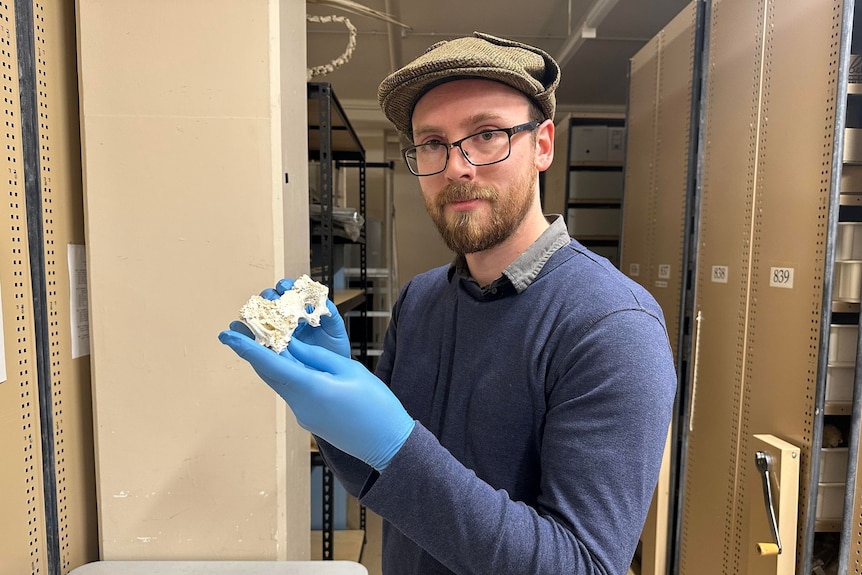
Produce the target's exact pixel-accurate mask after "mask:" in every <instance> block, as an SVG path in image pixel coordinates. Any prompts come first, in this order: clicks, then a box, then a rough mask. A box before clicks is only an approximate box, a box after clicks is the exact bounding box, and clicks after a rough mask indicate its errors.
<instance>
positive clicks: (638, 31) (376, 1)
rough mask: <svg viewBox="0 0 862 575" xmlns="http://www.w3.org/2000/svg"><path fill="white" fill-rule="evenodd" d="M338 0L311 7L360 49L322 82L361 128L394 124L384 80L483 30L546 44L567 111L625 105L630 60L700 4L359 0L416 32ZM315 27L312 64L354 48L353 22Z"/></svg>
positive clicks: (670, 0) (673, 0)
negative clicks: (442, 44)
mask: <svg viewBox="0 0 862 575" xmlns="http://www.w3.org/2000/svg"><path fill="white" fill-rule="evenodd" d="M338 1H339V0H307V4H306V6H307V13H308V15H310V16H312V15H313V16H333V15H334V16H340V17H344V18H347V19H348V20H349V21H350V22H351V24H352V25H353V26H355V28H356V30H357V34H356V46H355V49H354V51H353V53H352V55H351V57H350V59H349V60H348V61H347V62H346V63H345V64H343V65H342V66H341V67H339V68H337V69H335V70H334V71H333V72H331V73H329V74H326V75H323V76H317V77H315V78H313V79H312V81H315V82H329V83H331V84H332V88H333V91H334V92H335V94H336V96H337V98H338V99H339V101H340V102H341V104H342V105H343V107H344V108H345V109H346V110H347V114H348V116H349V117H350V118H351V122H352V123H353V124H357V123H360V124H361V123H365V122H371V123H376V122H385V120H384V119H383V115H382V114H381V113H380V112H379V108H378V107H377V86H378V84H379V83H380V81H381V80H382V79H383V78H384V77H385V76H386V75H388V74H389V73H390V72H391V71H393V70H394V69H397V68H398V67H401V66H403V65H404V64H406V63H407V62H409V61H410V60H412V59H413V58H415V57H417V56H419V55H420V54H422V53H423V52H424V51H425V49H426V48H427V47H428V46H430V45H431V44H433V43H434V42H437V41H440V40H446V39H450V38H455V37H459V36H466V35H469V34H471V33H472V32H473V31H474V30H478V31H480V32H487V33H489V34H494V35H497V36H503V37H506V38H509V39H512V40H517V41H520V42H524V43H527V44H532V45H535V46H538V47H539V48H542V49H543V50H545V51H546V52H548V53H549V54H551V56H553V57H554V58H556V59H557V60H558V61H560V62H561V64H563V65H562V78H561V81H560V86H559V88H558V89H557V108H558V110H560V111H593V110H595V111H622V110H624V109H625V104H626V93H627V85H628V79H627V75H628V74H627V72H628V61H629V58H631V57H632V56H633V55H634V54H635V53H637V51H638V50H640V49H641V47H643V46H644V44H646V43H647V42H648V41H649V40H650V39H651V38H652V37H653V36H655V35H656V33H657V32H658V31H659V30H661V29H662V28H663V27H664V26H665V25H666V24H667V23H668V22H670V20H671V19H673V17H674V16H676V15H677V14H678V13H679V12H680V11H681V10H682V9H683V8H684V7H685V6H686V5H688V4H689V3H690V2H691V1H692V0H532V1H529V0H358V1H359V3H361V4H362V5H364V6H367V7H368V8H372V9H374V10H377V11H380V12H384V13H387V14H389V15H391V16H393V17H394V18H395V19H396V20H398V21H399V22H402V23H404V24H406V25H408V26H410V29H405V28H401V27H398V26H396V25H390V24H387V23H385V22H383V21H381V20H378V19H375V18H372V17H368V16H362V15H358V14H355V13H351V12H348V11H345V10H344V9H341V8H339V7H336V6H334V5H330V4H329V2H333V3H336V2H338ZM585 26H586V28H585ZM590 28H592V29H593V30H594V34H595V37H594V38H589V37H588V36H590V30H589V29H590ZM307 31H308V35H307V47H308V54H307V65H308V67H313V66H321V65H326V64H328V63H329V62H331V61H332V60H334V59H336V58H339V57H340V56H341V55H342V54H343V53H344V51H345V48H346V47H347V43H348V32H347V29H346V28H345V26H344V24H340V23H337V22H332V23H313V22H308V23H307ZM582 31H583V33H581V32H582ZM582 36H583V39H580V38H581V37H582ZM567 45H569V46H570V47H571V46H573V45H574V46H577V48H576V49H575V50H571V49H567ZM566 60H568V61H567V62H565V61H566Z"/></svg>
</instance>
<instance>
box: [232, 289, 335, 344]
mask: <svg viewBox="0 0 862 575" xmlns="http://www.w3.org/2000/svg"><path fill="white" fill-rule="evenodd" d="M292 287H293V280H292V279H288V278H285V279H282V280H279V282H278V283H277V284H275V289H272V288H268V289H265V290H263V291H262V292H260V297H262V298H264V299H268V300H270V301H275V300H277V299H278V298H280V297H281V296H282V295H284V293H285V292H287V291H290V288H292ZM326 309H328V310H329V314H330V315H321V316H320V325H319V326H318V327H313V326H311V325H309V324H308V323H306V322H305V321H300V322H299V325H298V326H297V328H296V329H295V330H294V332H293V335H292V336H291V341H292V340H294V339H299V340H301V341H304V342H305V343H309V344H311V345H319V346H321V347H325V348H326V349H328V350H330V351H333V352H335V353H337V354H339V355H341V356H343V357H346V358H348V359H350V339H349V338H348V337H347V329H346V328H345V327H344V320H343V319H342V318H341V314H339V313H338V308H337V307H335V304H334V303H332V301H330V300H328V299H327V300H326ZM230 329H232V330H233V331H238V332H240V333H243V334H246V335H248V336H249V337H251V338H252V339H254V336H253V335H252V334H251V332H250V331H249V329H248V328H247V327H246V326H245V325H243V323H242V322H241V321H234V322H231V324H230Z"/></svg>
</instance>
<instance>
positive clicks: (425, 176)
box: [220, 33, 676, 575]
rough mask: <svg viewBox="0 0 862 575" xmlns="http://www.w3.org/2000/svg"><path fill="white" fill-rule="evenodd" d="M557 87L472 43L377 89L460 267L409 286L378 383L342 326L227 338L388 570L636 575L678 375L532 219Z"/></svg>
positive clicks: (601, 276)
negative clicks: (347, 503) (286, 415)
mask: <svg viewBox="0 0 862 575" xmlns="http://www.w3.org/2000/svg"><path fill="white" fill-rule="evenodd" d="M558 79H559V68H558V67H557V64H556V63H555V62H554V61H553V59H552V58H551V57H550V56H548V55H547V54H546V53H544V52H543V51H541V50H538V49H536V48H533V47H531V46H527V45H523V44H519V43H516V42H510V41H507V40H504V39H500V38H495V37H493V36H488V35H484V34H479V33H476V34H474V36H472V37H468V38H461V39H457V40H452V41H450V42H441V43H439V44H437V45H435V46H432V47H431V48H430V49H429V50H428V51H427V52H426V53H425V54H424V55H422V56H420V57H419V58H417V59H416V60H415V61H414V62H412V63H411V64H408V65H407V66H406V67H404V68H403V69H401V70H399V71H397V72H395V73H394V74H392V75H391V76H389V77H388V78H387V79H385V80H384V81H383V83H382V84H381V86H380V90H379V98H380V102H381V105H382V107H383V110H384V112H385V113H386V115H387V117H388V118H389V119H390V120H391V121H392V122H393V123H394V124H395V126H396V127H397V128H398V129H399V131H401V132H402V133H403V134H405V135H406V136H409V137H410V139H411V140H412V144H413V145H411V146H410V147H408V148H407V149H406V151H405V159H406V161H407V165H408V167H409V168H410V170H411V171H412V172H413V173H414V174H415V175H417V176H418V177H419V182H420V185H421V188H422V197H423V199H424V201H425V205H426V207H427V210H428V212H429V214H430V215H431V218H432V219H433V221H434V223H435V224H436V225H437V227H438V229H439V230H440V233H441V235H442V236H443V238H444V239H445V241H446V242H447V244H448V245H449V247H450V248H451V249H452V250H453V251H454V252H455V254H456V257H455V262H454V263H453V264H452V265H451V266H446V267H442V268H439V269H435V270H431V271H430V272H427V273H425V274H421V275H419V276H417V277H416V278H414V279H413V280H411V281H410V282H408V283H407V285H406V286H404V288H403V290H402V292H401V294H400V296H399V298H398V301H397V303H396V304H395V307H394V310H393V314H392V320H391V322H390V327H389V329H388V331H387V335H386V341H385V349H384V353H383V355H382V356H381V358H380V361H379V367H378V370H377V376H376V377H375V376H374V375H372V374H371V373H369V372H368V371H367V370H366V369H365V368H364V367H363V366H362V365H360V364H359V363H357V362H354V361H352V360H350V359H348V356H349V344H348V343H347V337H346V335H345V333H344V326H343V323H342V321H341V319H340V318H339V317H338V316H337V312H336V313H335V314H334V315H333V317H331V318H328V319H327V321H326V322H325V323H324V325H323V326H322V328H310V327H309V326H302V328H301V329H300V330H298V331H297V333H296V334H295V336H294V340H292V341H291V343H290V345H289V347H288V349H287V350H286V351H285V352H283V353H282V354H281V355H277V354H275V353H274V352H272V351H271V350H269V349H266V348H263V347H262V346H260V345H257V344H255V343H254V342H253V341H252V340H251V339H249V338H248V337H247V336H246V335H244V334H242V333H237V332H238V331H239V329H238V326H236V325H232V328H234V329H232V330H229V331H226V332H222V334H221V335H220V339H221V340H222V341H223V342H224V343H227V344H228V345H230V346H231V347H232V348H233V349H234V350H235V351H236V352H237V353H238V354H240V355H241V356H242V357H244V358H245V359H247V360H248V361H249V362H250V363H251V364H252V366H253V367H254V369H255V370H256V371H257V373H258V374H259V375H260V376H261V377H262V378H263V379H264V380H265V381H266V382H267V383H268V384H269V385H270V386H271V387H272V388H273V389H275V390H276V391H277V392H278V393H279V394H280V395H281V396H282V397H283V398H284V399H285V400H286V401H287V402H288V404H290V406H291V408H292V410H293V411H294V414H295V415H296V417H297V420H298V421H299V422H300V424H301V425H302V426H303V427H305V428H306V429H308V430H309V431H311V432H312V433H314V434H315V435H316V436H317V437H318V438H319V440H320V441H319V443H320V446H321V450H322V453H323V454H324V457H325V458H326V460H327V462H328V464H329V465H330V466H331V468H332V469H333V471H334V472H335V473H336V474H337V476H338V477H339V479H340V480H341V482H342V484H343V485H344V486H345V488H346V489H347V490H348V491H349V492H350V493H352V494H353V495H355V496H356V497H358V498H359V500H360V501H361V502H362V503H363V504H364V505H366V506H367V507H368V508H369V509H371V510H372V511H374V512H376V513H378V514H379V515H380V516H381V517H382V518H383V520H384V534H383V570H384V573H387V574H390V573H391V574H398V575H400V574H438V573H459V574H467V573H471V574H472V573H475V574H479V573H481V574H495V575H496V574H508V573H524V574H530V575H536V574H539V573H547V574H553V575H560V574H562V573H576V574H587V573H590V574H598V573H601V574H614V575H623V574H625V573H626V571H627V569H628V566H629V563H630V562H631V558H632V555H633V553H634V549H635V546H636V544H637V541H638V538H639V535H640V532H641V529H642V527H643V523H644V519H645V516H646V513H647V509H648V507H649V504H650V501H651V498H652V494H653V491H654V489H655V485H656V480H657V477H658V471H659V466H660V462H661V456H662V451H663V447H664V442H665V437H666V433H667V429H668V424H669V421H670V413H671V407H672V404H673V398H674V394H675V388H676V376H675V370H674V366H673V360H672V357H671V352H670V347H669V344H668V339H667V334H666V332H665V327H664V320H663V317H662V314H661V310H660V309H659V307H658V305H657V304H656V303H655V301H654V300H653V298H652V297H650V295H649V294H648V293H647V292H646V291H645V290H643V289H642V288H641V287H640V286H638V285H637V284H635V283H634V282H631V281H630V280H628V279H627V278H625V276H623V275H622V274H621V273H619V271H618V270H616V269H614V267H613V266H612V265H611V264H610V263H609V262H608V261H607V260H605V259H604V258H601V257H598V256H596V255H595V254H593V253H591V252H590V251H588V250H587V249H586V248H584V247H583V246H582V245H580V244H579V243H578V242H577V241H574V240H572V239H571V238H570V237H569V235H568V232H567V230H566V227H565V225H564V223H563V221H562V218H561V217H560V216H551V217H547V218H546V217H545V216H543V215H542V211H541V206H540V202H539V178H538V176H539V172H541V171H543V170H545V169H547V168H548V166H549V165H550V164H551V161H552V159H553V137H554V125H553V116H554V107H555V100H554V88H555V87H556V85H557V83H558ZM564 161H565V160H564ZM290 283H291V282H290V281H289V280H287V281H284V282H281V283H280V284H279V286H277V288H276V290H275V291H273V290H268V292H265V293H266V294H267V296H268V297H278V294H279V293H283V291H284V289H286V288H289V287H290ZM330 309H331V310H333V311H334V306H331V304H330Z"/></svg>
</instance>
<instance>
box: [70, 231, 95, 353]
mask: <svg viewBox="0 0 862 575" xmlns="http://www.w3.org/2000/svg"><path fill="white" fill-rule="evenodd" d="M67 253H68V258H69V315H70V317H69V326H70V327H71V331H72V333H71V336H72V358H73V359H74V358H76V357H81V356H83V355H90V308H89V303H88V302H89V300H88V298H87V251H86V247H85V246H76V245H73V244H69V246H68V252H67Z"/></svg>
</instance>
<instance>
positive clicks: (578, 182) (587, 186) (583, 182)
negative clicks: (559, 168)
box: [569, 169, 862, 259]
mask: <svg viewBox="0 0 862 575" xmlns="http://www.w3.org/2000/svg"><path fill="white" fill-rule="evenodd" d="M624 182H625V177H624V176H623V172H622V170H620V171H618V172H617V171H612V172H607V171H601V172H599V171H590V170H583V169H582V170H572V171H571V172H570V173H569V199H572V200H577V199H600V200H621V199H622V197H623V188H624ZM860 259H862V258H860Z"/></svg>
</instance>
